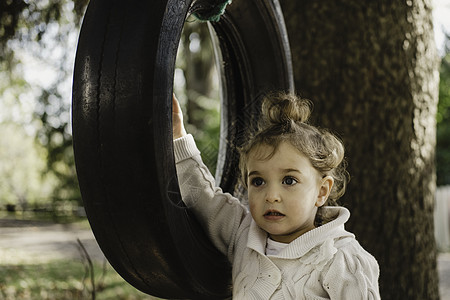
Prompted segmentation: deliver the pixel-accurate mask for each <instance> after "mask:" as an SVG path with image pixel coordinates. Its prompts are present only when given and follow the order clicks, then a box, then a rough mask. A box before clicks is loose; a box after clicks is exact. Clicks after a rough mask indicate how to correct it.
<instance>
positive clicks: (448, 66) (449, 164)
mask: <svg viewBox="0 0 450 300" xmlns="http://www.w3.org/2000/svg"><path fill="white" fill-rule="evenodd" d="M436 121H437V147H436V161H437V184H438V185H448V184H450V53H449V52H448V51H447V54H446V56H444V58H442V64H441V69H440V83H439V104H438V113H437V116H436Z"/></svg>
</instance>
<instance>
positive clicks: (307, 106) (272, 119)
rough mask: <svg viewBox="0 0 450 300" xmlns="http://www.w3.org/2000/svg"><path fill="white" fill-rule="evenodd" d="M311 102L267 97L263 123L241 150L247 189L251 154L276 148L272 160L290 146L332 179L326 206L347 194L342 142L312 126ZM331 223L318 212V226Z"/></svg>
mask: <svg viewBox="0 0 450 300" xmlns="http://www.w3.org/2000/svg"><path fill="white" fill-rule="evenodd" d="M311 106H312V104H311V101H309V100H307V99H303V98H301V97H299V96H297V95H295V94H293V93H273V94H269V95H267V96H266V97H265V98H264V100H263V104H262V117H263V118H262V120H261V121H260V124H259V126H258V128H257V130H256V132H254V133H253V134H251V135H252V138H250V139H248V142H247V143H245V144H244V145H243V146H242V147H241V148H240V149H239V152H240V162H239V167H240V170H241V180H242V183H243V185H244V186H245V187H248V186H247V184H248V183H247V179H248V178H247V177H248V176H247V173H248V170H247V161H248V159H249V154H250V152H251V151H252V150H253V149H256V148H257V147H258V146H261V145H267V146H270V147H273V151H272V154H271V155H270V156H269V157H268V158H267V159H270V157H271V156H272V155H274V154H275V152H276V150H277V149H278V146H279V145H280V144H281V143H283V142H288V143H290V144H291V145H292V146H294V147H295V148H296V149H298V150H299V151H300V152H301V153H303V154H304V155H305V156H306V157H307V158H308V159H309V161H310V162H311V164H312V166H313V167H314V168H315V169H316V170H317V171H318V172H319V173H320V174H321V175H322V176H323V177H325V176H331V177H332V178H333V179H334V184H333V187H332V189H331V192H330V195H329V197H328V200H327V202H326V203H325V205H337V202H336V201H337V200H338V199H339V198H340V197H341V196H342V195H343V194H344V192H345V188H346V185H347V182H348V179H349V176H348V173H347V171H346V162H345V159H344V152H345V151H344V146H343V143H342V141H341V140H340V139H339V138H337V137H336V136H335V135H333V134H332V133H330V132H329V131H327V130H325V129H321V128H317V127H315V126H312V125H310V124H308V119H309V116H310V114H311ZM326 221H327V217H326V216H325V215H324V212H323V210H322V209H321V208H319V209H318V211H317V215H316V221H315V223H316V224H315V225H316V226H320V225H321V224H323V223H324V222H326Z"/></svg>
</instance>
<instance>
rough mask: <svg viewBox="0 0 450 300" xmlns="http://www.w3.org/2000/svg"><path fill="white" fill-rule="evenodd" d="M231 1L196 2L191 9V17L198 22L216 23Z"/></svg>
mask: <svg viewBox="0 0 450 300" xmlns="http://www.w3.org/2000/svg"><path fill="white" fill-rule="evenodd" d="M231 1H232V0H198V1H197V2H196V3H195V4H194V6H193V7H192V10H191V11H192V15H193V16H194V17H195V18H197V19H198V20H200V21H204V22H206V21H210V22H217V21H219V20H220V16H221V15H223V13H224V12H225V8H226V6H227V5H228V4H230V3H231Z"/></svg>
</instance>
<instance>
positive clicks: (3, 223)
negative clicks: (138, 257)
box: [0, 219, 450, 300]
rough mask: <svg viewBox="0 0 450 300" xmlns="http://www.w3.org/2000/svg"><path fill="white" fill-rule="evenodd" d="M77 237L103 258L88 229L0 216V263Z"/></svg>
mask: <svg viewBox="0 0 450 300" xmlns="http://www.w3.org/2000/svg"><path fill="white" fill-rule="evenodd" d="M77 238H78V239H80V240H81V242H82V243H83V245H84V247H85V248H86V250H87V251H88V253H89V256H90V257H91V258H92V259H95V260H97V261H103V260H104V256H103V253H102V252H101V250H100V248H99V246H98V244H97V242H96V241H95V238H94V235H93V234H92V232H91V230H90V229H86V228H82V227H80V226H77V225H55V224H49V223H42V222H29V221H10V220H1V219H0V265H10V264H35V263H45V262H46V261H49V260H53V259H67V258H68V259H80V260H81V254H80V250H79V247H78V244H77ZM438 271H439V277H440V286H439V290H440V294H441V300H450V253H441V254H439V257H438Z"/></svg>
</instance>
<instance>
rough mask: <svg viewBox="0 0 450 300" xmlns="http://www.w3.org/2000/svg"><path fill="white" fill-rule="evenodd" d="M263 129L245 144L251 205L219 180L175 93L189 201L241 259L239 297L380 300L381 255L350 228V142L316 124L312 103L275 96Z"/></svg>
mask: <svg viewBox="0 0 450 300" xmlns="http://www.w3.org/2000/svg"><path fill="white" fill-rule="evenodd" d="M262 113H263V117H264V119H263V123H262V125H261V126H260V129H259V131H258V132H257V133H256V134H255V136H254V137H253V138H251V139H250V140H249V141H248V143H247V144H246V145H244V146H243V148H242V149H241V153H240V154H241V160H240V168H241V173H242V174H241V175H242V180H243V184H244V185H245V186H246V187H247V190H248V201H249V209H250V213H249V212H248V210H247V208H246V207H244V206H243V205H241V203H240V201H239V200H238V199H236V198H234V197H233V196H232V195H230V194H228V193H223V192H222V190H221V189H220V188H218V187H216V186H215V183H214V178H213V177H212V175H211V174H210V172H209V171H208V169H207V167H206V166H205V165H204V164H203V162H202V160H201V158H200V151H199V150H198V149H197V147H196V145H195V142H194V139H193V137H192V135H188V134H186V131H185V129H184V126H183V117H182V113H181V110H180V107H179V104H178V101H177V100H176V99H175V97H174V98H173V134H174V152H175V159H176V162H177V173H178V179H179V183H180V189H181V193H182V198H183V201H184V202H185V203H186V205H187V206H188V207H189V208H190V209H192V210H193V211H194V213H195V215H196V216H197V218H198V219H199V220H200V222H201V223H202V225H203V227H204V228H205V230H206V231H207V233H208V235H209V237H210V239H211V240H212V241H213V243H214V244H215V246H216V247H217V248H218V249H219V250H220V251H221V252H222V253H224V254H225V255H227V257H228V259H229V260H230V262H231V263H232V267H233V269H232V277H233V278H232V282H233V299H246V300H247V299H351V300H353V299H380V295H379V290H378V276H379V267H378V264H377V261H376V260H375V258H374V257H373V256H372V255H370V254H369V253H368V252H366V251H365V250H364V249H363V248H362V247H361V246H360V244H359V243H358V242H357V241H356V239H355V236H354V235H353V234H352V233H350V232H348V231H346V230H345V229H344V224H345V222H347V220H348V219H349V217H350V212H349V211H348V210H347V209H346V208H344V207H338V206H329V205H335V201H336V200H337V199H338V198H339V197H340V196H341V195H342V194H343V193H344V190H345V182H346V178H347V177H346V171H345V169H344V166H343V158H344V148H343V146H342V143H341V142H340V141H339V140H338V139H337V138H336V137H334V136H333V135H332V134H330V133H328V132H327V131H324V130H320V129H318V128H315V127H313V126H311V125H309V124H307V123H306V122H307V120H308V117H309V114H310V106H309V102H308V101H306V100H304V99H301V98H298V97H297V96H295V95H292V94H277V95H271V96H268V97H266V99H265V100H264V102H263V107H262Z"/></svg>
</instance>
